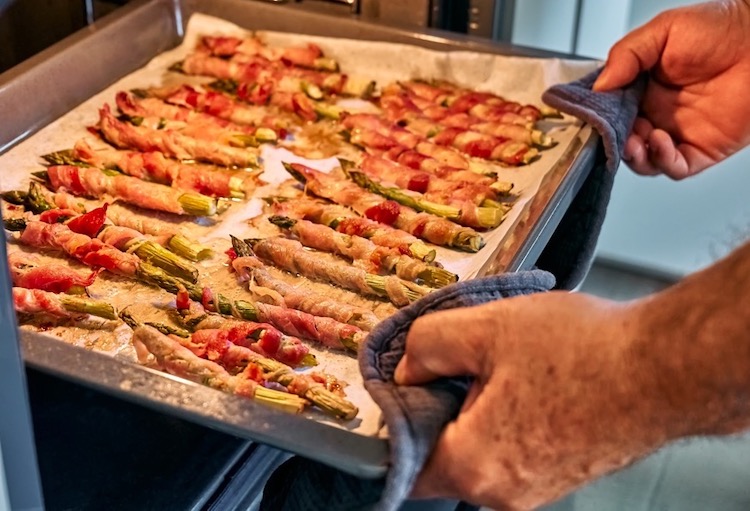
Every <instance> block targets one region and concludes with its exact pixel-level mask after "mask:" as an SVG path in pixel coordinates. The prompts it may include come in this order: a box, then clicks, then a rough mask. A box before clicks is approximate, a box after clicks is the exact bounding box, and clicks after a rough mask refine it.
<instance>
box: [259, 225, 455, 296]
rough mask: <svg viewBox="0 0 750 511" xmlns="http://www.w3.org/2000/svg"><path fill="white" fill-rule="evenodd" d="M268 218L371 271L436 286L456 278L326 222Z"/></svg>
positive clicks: (312, 245) (303, 239) (314, 245)
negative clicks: (339, 230) (334, 227)
mask: <svg viewBox="0 0 750 511" xmlns="http://www.w3.org/2000/svg"><path fill="white" fill-rule="evenodd" d="M268 220H269V221H270V222H271V223H272V224H274V225H277V226H278V227H280V228H281V229H284V230H285V231H287V232H289V233H291V234H293V235H294V236H295V237H296V238H297V239H298V240H299V241H300V243H302V244H303V245H304V246H306V247H310V248H314V249H317V250H322V251H324V252H329V253H332V254H337V255H341V256H344V257H347V258H349V259H351V260H352V261H354V264H355V266H360V267H363V269H365V270H366V271H368V272H370V273H381V272H385V273H394V274H395V275H396V276H397V277H399V278H401V279H404V280H410V281H416V282H417V283H423V284H426V285H428V286H430V287H437V288H439V287H444V286H447V285H448V284H452V283H454V282H456V281H457V280H458V277H457V276H456V275H455V274H453V273H451V272H449V271H448V270H445V269H443V268H440V267H438V266H433V265H429V264H427V263H425V262H423V261H420V260H418V259H414V258H412V257H409V256H407V255H404V254H402V253H401V252H399V251H398V249H394V248H387V247H379V246H378V245H375V244H374V243H373V242H371V241H370V240H368V239H366V238H362V237H359V236H350V235H348V234H342V233H340V232H337V231H335V230H333V229H331V228H330V227H326V226H325V225H321V224H315V223H312V222H308V221H307V220H294V219H291V218H288V217H284V216H272V217H270V218H269V219H268Z"/></svg>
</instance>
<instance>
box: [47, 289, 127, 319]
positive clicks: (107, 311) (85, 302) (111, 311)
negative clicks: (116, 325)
mask: <svg viewBox="0 0 750 511" xmlns="http://www.w3.org/2000/svg"><path fill="white" fill-rule="evenodd" d="M57 296H58V298H59V299H60V303H61V304H62V306H63V307H65V310H67V311H68V312H76V313H81V314H90V315H92V316H98V317H100V318H105V319H117V313H116V312H115V308H114V307H113V306H112V304H110V303H107V302H105V301H102V300H92V299H90V298H80V297H74V296H68V295H62V294H61V295H57Z"/></svg>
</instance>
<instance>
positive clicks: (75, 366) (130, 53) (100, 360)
mask: <svg viewBox="0 0 750 511" xmlns="http://www.w3.org/2000/svg"><path fill="white" fill-rule="evenodd" d="M196 12H201V13H204V14H209V15H212V16H216V17H220V18H224V19H227V20H231V21H232V22H234V23H236V24H238V25H240V26H242V27H244V28H247V29H251V30H261V29H262V30H274V31H280V32H294V33H302V34H308V35H322V36H335V37H344V38H350V39H365V40H380V41H388V42H398V43H406V44H412V45H416V46H421V47H425V48H429V49H437V50H470V51H476V52H487V53H495V54H504V55H515V56H536V57H539V56H542V57H547V56H557V55H554V54H550V53H546V52H537V51H534V50H530V49H524V48H516V47H512V46H507V45H494V44H490V43H487V42H484V41H481V40H477V39H472V38H469V37H448V36H447V35H446V34H443V33H438V32H410V31H406V30H399V29H395V28H390V27H384V26H378V25H372V24H368V23H364V22H361V21H359V20H356V19H353V18H352V19H349V18H339V17H336V18H333V17H328V16H325V15H320V14H315V13H311V12H307V11H301V10H298V9H294V8H292V7H287V6H279V5H272V4H266V3H261V2H254V1H250V0H244V1H243V0H214V1H200V0H185V1H182V2H180V1H172V0H150V1H146V0H142V1H138V2H135V3H133V4H130V5H128V6H126V7H124V8H122V9H120V10H118V11H116V12H115V13H114V14H112V15H110V16H108V17H106V18H104V19H103V20H101V21H100V22H97V23H95V24H94V25H92V26H90V27H88V28H86V29H84V30H82V31H80V32H78V33H76V34H74V35H73V36H71V37H69V38H68V39H66V40H65V41H63V42H61V43H59V44H57V45H55V46H53V47H51V48H49V49H48V50H45V51H44V52H42V53H40V54H38V55H37V56H35V57H33V58H32V59H30V60H29V61H26V62H24V63H23V64H21V65H19V66H17V67H16V68H13V69H11V70H10V71H8V72H7V73H5V74H3V75H0V112H3V126H2V128H0V130H1V131H0V153H2V152H5V151H6V150H8V149H10V148H11V147H13V146H14V145H16V144H17V143H18V142H20V141H22V140H24V139H26V138H27V137H29V136H30V135H32V134H33V133H35V132H36V131H38V130H39V129H40V128H42V127H44V126H46V125H47V124H48V123H50V122H51V121H53V120H55V119H56V118H58V117H60V116H61V115H63V114H64V113H66V112H68V111H69V110H71V109H72V108H74V107H76V106H77V105H79V104H80V103H82V102H83V101H84V100H86V99H88V98H89V97H91V96H92V95H94V94H95V93H97V92H98V91H100V90H102V89H104V88H105V87H107V86H108V85H110V84H112V83H114V82H115V81H117V80H118V79H119V78H121V77H123V76H125V75H127V74H129V73H130V72H132V71H134V70H136V69H138V68H140V67H142V66H143V65H145V64H146V63H147V62H148V61H149V60H150V59H151V58H152V57H153V56H155V55H157V54H159V53H161V52H163V51H165V50H167V49H170V48H172V47H174V46H176V45H177V44H178V43H179V42H180V40H181V38H182V36H183V34H184V29H185V23H186V22H187V20H188V19H189V17H190V15H191V14H193V13H196ZM597 144H598V139H597V137H596V136H595V135H594V134H593V133H592V132H591V131H590V130H582V131H581V135H580V136H579V138H578V139H576V140H575V141H574V143H573V144H572V145H571V147H570V148H569V150H568V151H567V153H566V154H565V155H564V156H563V157H562V158H561V159H560V160H559V161H558V162H557V163H556V165H555V167H554V168H553V169H552V171H551V172H549V173H548V174H547V176H546V177H545V182H544V183H543V185H542V187H541V189H540V190H539V192H538V193H537V194H536V195H535V196H534V199H533V200H531V201H529V202H528V203H527V204H525V205H524V209H523V211H522V214H521V215H520V218H519V219H518V220H517V222H516V225H514V226H513V229H512V235H510V236H508V237H507V239H506V240H505V242H504V243H503V244H502V245H501V246H499V247H497V249H496V252H495V253H494V254H493V255H492V257H490V258H489V259H488V262H487V264H486V265H485V267H484V268H483V269H482V270H481V272H480V274H490V273H498V272H501V271H515V270H519V269H525V268H528V267H530V266H531V265H533V263H534V262H535V261H536V257H537V256H538V254H539V253H540V252H541V250H542V249H543V248H544V246H545V245H546V243H547V241H548V239H549V237H550V236H551V234H552V232H554V229H555V227H556V226H557V224H558V223H559V220H560V218H561V217H562V214H563V213H564V212H565V211H566V210H567V208H568V206H569V204H570V202H571V201H572V199H573V197H574V196H575V194H576V193H577V191H578V190H579V189H580V186H581V185H582V183H583V181H584V180H585V178H586V177H587V175H588V173H589V172H590V170H591V168H592V167H593V163H594V159H595V154H596V148H597ZM3 264H4V263H3ZM21 347H22V351H23V357H24V360H25V362H26V364H28V365H29V366H31V367H34V368H37V369H40V370H42V371H45V372H48V373H51V374H55V375H57V376H60V377H63V378H66V379H70V380H73V381H77V382H79V383H82V384H84V385H88V386H90V387H93V388H96V389H99V390H102V391H104V392H108V393H110V394H113V395H116V396H119V397H122V398H125V399H129V400H131V401H135V402H137V403H140V404H143V405H145V406H149V407H152V408H155V409H157V410H159V411H162V412H166V413H171V414H173V415H176V416H179V417H182V418H185V419H188V420H192V421H195V422H198V423H200V424H203V425H206V426H209V427H212V428H215V429H218V430H221V431H224V432H227V433H231V434H234V435H237V436H240V437H245V438H249V439H252V440H256V441H259V442H262V443H266V444H270V445H273V446H276V447H279V448H282V449H286V450H288V451H292V452H295V453H298V454H301V455H303V456H307V457H310V458H314V459H316V460H319V461H321V462H323V463H327V464H330V465H334V466H336V467H339V468H341V469H342V470H345V471H347V472H350V473H352V474H355V475H359V476H362V477H378V476H381V475H383V474H384V473H385V471H386V469H387V459H388V452H387V449H388V446H387V440H385V439H383V438H376V437H369V436H363V435H361V434H357V433H354V432H352V431H348V430H346V429H341V428H335V427H331V426H330V425H327V424H323V423H319V422H316V421H313V420H309V419H306V418H303V417H296V416H290V415H286V414H283V413H280V412H276V411H274V410H270V409H267V408H265V407H262V406H259V405H256V404H255V403H253V402H252V401H249V400H246V399H241V398H237V397H236V396H232V395H228V394H222V393H220V392H217V391H215V390H213V389H209V388H206V387H203V386H200V385H196V384H192V383H189V382H186V381H184V380H181V379H178V378H173V377H171V376H169V375H166V374H164V373H161V372H157V371H153V370H150V369H148V368H145V367H142V366H139V365H137V364H130V363H127V362H123V361H121V360H118V359H114V358H111V357H109V356H106V355H103V354H100V353H96V352H93V351H87V350H84V349H81V348H77V347H74V346H71V345H68V344H66V343H63V342H60V341H58V340H55V339H52V338H49V337H45V336H40V335H35V334H31V333H29V332H25V331H24V332H22V335H21Z"/></svg>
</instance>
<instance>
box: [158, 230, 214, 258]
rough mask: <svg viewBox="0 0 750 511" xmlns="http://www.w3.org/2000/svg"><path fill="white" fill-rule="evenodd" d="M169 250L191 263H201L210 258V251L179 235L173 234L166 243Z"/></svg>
mask: <svg viewBox="0 0 750 511" xmlns="http://www.w3.org/2000/svg"><path fill="white" fill-rule="evenodd" d="M167 246H168V248H169V250H171V251H172V252H174V253H175V254H177V255H179V256H182V257H184V258H185V259H189V260H191V261H202V260H204V259H207V258H209V257H211V254H212V250H211V249H210V248H208V247H206V246H204V245H201V244H199V243H197V242H195V241H192V240H189V239H188V238H186V237H185V236H183V235H181V234H175V235H174V236H172V237H171V238H169V241H168V242H167Z"/></svg>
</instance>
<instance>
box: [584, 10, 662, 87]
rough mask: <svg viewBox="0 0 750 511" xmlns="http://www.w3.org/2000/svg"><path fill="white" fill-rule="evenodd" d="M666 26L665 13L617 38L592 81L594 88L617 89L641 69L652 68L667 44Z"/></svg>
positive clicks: (626, 83)
mask: <svg viewBox="0 0 750 511" xmlns="http://www.w3.org/2000/svg"><path fill="white" fill-rule="evenodd" d="M670 26H671V21H670V18H669V17H667V16H663V15H661V16H657V17H656V18H654V19H653V20H651V21H650V22H649V23H647V24H646V25H644V26H642V27H640V28H638V29H636V30H634V31H632V32H630V33H629V34H627V35H626V36H625V37H623V38H622V39H620V40H619V41H618V42H617V43H616V44H615V45H614V46H613V47H612V49H611V50H610V51H609V56H608V57H607V62H606V64H605V65H604V70H603V71H602V73H601V74H600V75H599V78H597V80H596V82H595V83H594V87H593V89H594V91H597V92H605V91H609V90H613V89H619V88H621V87H624V86H626V85H628V84H629V83H631V82H632V81H633V80H635V79H636V77H638V75H639V74H640V73H641V72H643V71H648V70H650V69H651V68H653V67H654V66H655V65H656V64H657V63H658V62H659V59H660V58H661V55H662V52H663V51H664V46H665V45H666V44H667V36H668V34H669V28H670Z"/></svg>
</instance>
